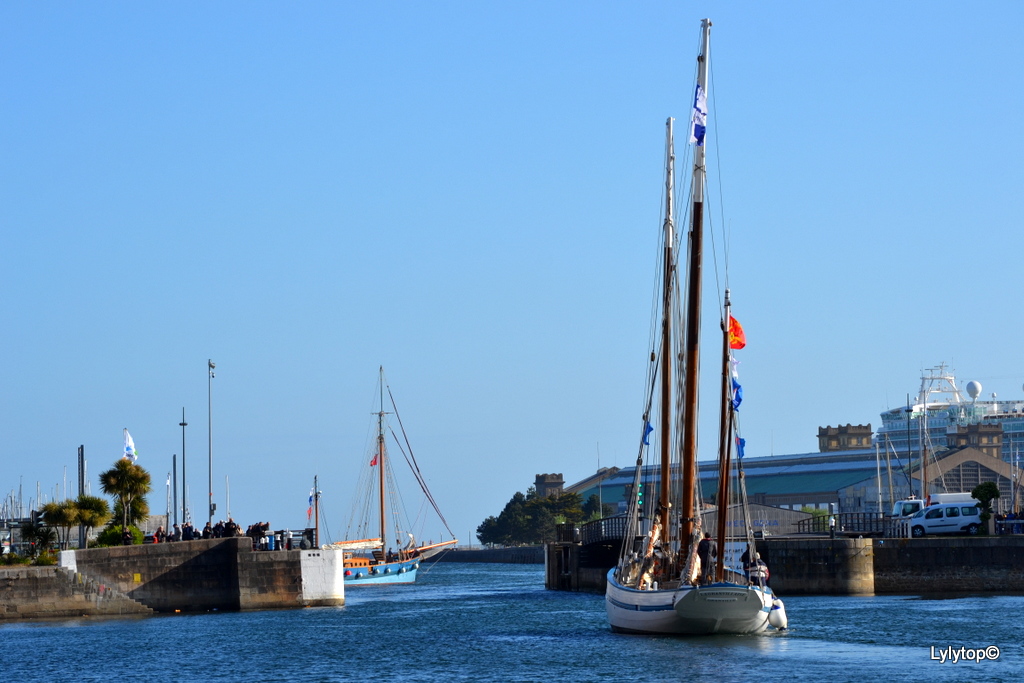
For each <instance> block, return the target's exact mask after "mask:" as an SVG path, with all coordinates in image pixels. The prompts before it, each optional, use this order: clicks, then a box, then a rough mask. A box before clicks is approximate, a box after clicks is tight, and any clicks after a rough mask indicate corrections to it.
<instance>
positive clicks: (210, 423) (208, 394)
mask: <svg viewBox="0 0 1024 683" xmlns="http://www.w3.org/2000/svg"><path fill="white" fill-rule="evenodd" d="M206 365H207V369H208V370H209V377H208V379H207V387H206V397H207V398H206V400H207V403H206V408H207V425H208V432H207V438H208V445H209V458H210V461H209V468H210V488H209V493H210V506H209V509H210V518H209V522H210V525H211V526H212V525H213V512H214V510H216V509H217V506H216V505H215V504H214V502H213V377H214V375H213V369H214V368H216V367H217V364H216V363H214V362H213V361H212V360H210V359H207V361H206Z"/></svg>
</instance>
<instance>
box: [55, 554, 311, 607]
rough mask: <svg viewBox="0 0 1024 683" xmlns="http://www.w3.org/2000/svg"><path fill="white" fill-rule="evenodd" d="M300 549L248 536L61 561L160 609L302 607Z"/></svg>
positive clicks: (74, 556) (83, 556) (76, 555)
mask: <svg viewBox="0 0 1024 683" xmlns="http://www.w3.org/2000/svg"><path fill="white" fill-rule="evenodd" d="M302 552H303V551H301V550H282V551H254V550H253V549H252V541H251V540H250V539H249V538H247V537H238V538H218V539H209V540H200V541H182V542H179V543H158V544H152V545H129V546H114V547H110V548H90V549H88V550H76V551H73V554H72V555H69V556H68V557H67V558H65V555H67V553H62V554H61V562H62V564H63V563H66V564H69V565H71V566H72V568H73V569H75V570H76V571H78V572H80V573H82V574H84V575H86V576H88V577H90V578H93V579H95V580H97V581H101V582H103V583H105V584H106V585H109V586H113V587H115V588H116V589H117V590H119V591H121V592H122V593H124V594H126V595H128V596H129V597H131V598H132V599H134V600H136V601H138V602H140V603H142V604H144V605H147V606H148V607H150V608H152V609H153V610H155V611H157V612H178V611H180V612H201V611H210V610H221V611H236V610H249V609H271V608H289V607H303V606H305V604H306V603H305V601H304V600H303V597H302V572H301V560H300V558H301V554H302Z"/></svg>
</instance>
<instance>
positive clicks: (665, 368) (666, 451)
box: [658, 117, 676, 547]
mask: <svg viewBox="0 0 1024 683" xmlns="http://www.w3.org/2000/svg"><path fill="white" fill-rule="evenodd" d="M672 121H673V120H672V118H671V117H670V118H669V119H668V121H666V122H665V128H666V136H667V139H666V141H665V150H666V156H667V159H666V171H665V229H664V233H665V248H664V249H665V253H664V259H665V266H664V270H665V276H664V291H663V292H662V321H661V424H660V427H661V430H660V440H659V441H660V444H661V482H660V489H659V491H658V493H659V508H658V510H659V516H660V519H661V534H662V539H664V545H665V546H666V547H668V545H669V541H670V539H671V535H670V534H671V527H670V526H669V519H670V517H669V500H670V499H669V492H670V490H671V489H670V486H669V485H670V484H671V481H670V480H671V476H670V474H671V472H672V470H671V467H672V463H671V457H670V456H671V453H672V419H671V415H672V368H673V363H672V361H673V355H674V353H675V352H674V351H673V349H672V291H673V289H674V286H673V274H674V269H675V257H674V256H673V253H674V248H673V244H674V243H675V226H674V224H673V212H674V210H675V209H674V203H673V202H674V199H673V194H672V193H673V189H674V188H675V158H676V157H675V143H674V141H673V137H672Z"/></svg>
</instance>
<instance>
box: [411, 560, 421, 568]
mask: <svg viewBox="0 0 1024 683" xmlns="http://www.w3.org/2000/svg"><path fill="white" fill-rule="evenodd" d="M412 568H413V569H419V568H420V563H419V562H417V563H416V564H414V565H413V566H412Z"/></svg>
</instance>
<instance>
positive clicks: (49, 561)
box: [32, 550, 57, 567]
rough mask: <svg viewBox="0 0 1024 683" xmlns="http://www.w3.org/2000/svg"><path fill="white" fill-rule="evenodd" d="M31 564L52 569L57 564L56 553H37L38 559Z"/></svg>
mask: <svg viewBox="0 0 1024 683" xmlns="http://www.w3.org/2000/svg"><path fill="white" fill-rule="evenodd" d="M32 564H34V565H36V566H38V567H52V566H53V565H55V564H57V553H54V552H50V551H48V550H47V551H44V552H41V553H39V557H37V558H36V560H35V562H33V563H32Z"/></svg>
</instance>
